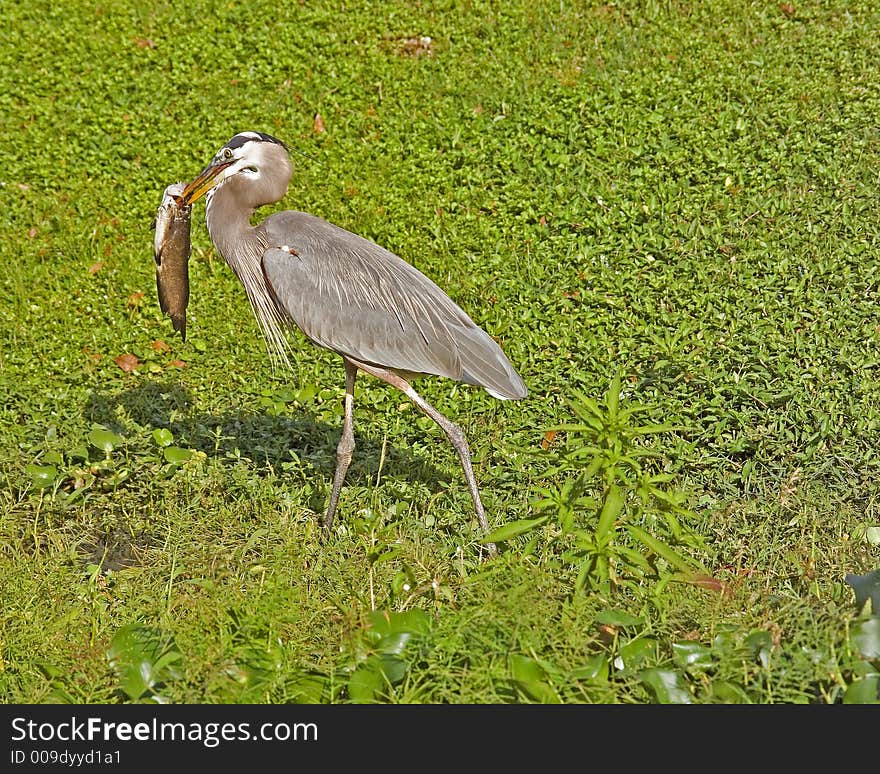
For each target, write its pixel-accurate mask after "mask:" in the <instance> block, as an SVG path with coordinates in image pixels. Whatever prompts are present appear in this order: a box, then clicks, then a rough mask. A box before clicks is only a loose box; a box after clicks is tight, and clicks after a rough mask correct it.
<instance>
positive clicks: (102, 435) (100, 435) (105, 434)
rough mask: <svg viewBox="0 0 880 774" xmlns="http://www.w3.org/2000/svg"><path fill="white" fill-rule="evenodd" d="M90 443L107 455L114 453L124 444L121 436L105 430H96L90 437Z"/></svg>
mask: <svg viewBox="0 0 880 774" xmlns="http://www.w3.org/2000/svg"><path fill="white" fill-rule="evenodd" d="M88 438H89V443H90V444H92V446H94V447H95V448H96V449H100V450H101V451H102V452H104V453H105V454H109V453H110V452H112V451H113V450H114V449H115V448H116V447H117V446H120V445H121V444H122V443H123V438H122V436H121V435H117V434H116V433H114V432H113V431H112V430H104V429H101V428H96V429H94V430H92V431H91V432H90V433H89V435H88Z"/></svg>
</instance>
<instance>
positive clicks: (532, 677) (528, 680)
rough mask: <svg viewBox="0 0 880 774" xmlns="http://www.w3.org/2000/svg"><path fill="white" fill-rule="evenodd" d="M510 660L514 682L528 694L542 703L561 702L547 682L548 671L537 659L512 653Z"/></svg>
mask: <svg viewBox="0 0 880 774" xmlns="http://www.w3.org/2000/svg"><path fill="white" fill-rule="evenodd" d="M508 662H509V664H510V674H511V677H512V678H513V682H514V683H515V684H516V687H517V688H519V689H520V690H521V691H522V692H523V693H524V694H525V695H526V696H528V697H529V698H530V699H532V700H533V701H538V702H541V703H542V704H558V703H559V697H558V696H557V695H556V692H555V691H554V690H553V689H552V688H551V687H550V685H549V684H548V683H547V672H546V671H545V670H544V668H543V667H542V666H541V665H540V664H539V663H538V662H537V661H535V659H533V658H529V657H528V656H524V655H522V654H519V653H512V654H511V655H510V657H509V659H508Z"/></svg>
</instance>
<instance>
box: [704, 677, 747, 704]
mask: <svg viewBox="0 0 880 774" xmlns="http://www.w3.org/2000/svg"><path fill="white" fill-rule="evenodd" d="M709 696H710V698H711V699H712V701H714V702H717V703H721V704H751V703H752V700H751V699H750V698H749V695H748V694H747V693H746V691H745V689H744V688H742V686H739V685H737V684H736V683H731V682H728V681H726V680H721V681H719V682H712V683H710V685H709Z"/></svg>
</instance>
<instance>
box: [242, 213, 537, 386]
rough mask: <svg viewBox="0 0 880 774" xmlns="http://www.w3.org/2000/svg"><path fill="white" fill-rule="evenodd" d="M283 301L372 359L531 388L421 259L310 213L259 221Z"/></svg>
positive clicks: (268, 267) (328, 342) (309, 326)
mask: <svg viewBox="0 0 880 774" xmlns="http://www.w3.org/2000/svg"><path fill="white" fill-rule="evenodd" d="M259 228H260V229H261V230H262V231H263V234H262V238H263V239H265V241H266V242H267V244H268V245H269V247H268V248H267V249H266V251H265V252H264V253H263V272H264V274H265V276H266V280H267V283H268V284H269V287H270V289H271V292H272V294H273V296H274V297H275V299H276V301H277V303H278V304H279V306H280V307H281V308H282V309H283V310H284V313H285V314H286V315H287V316H288V317H289V318H290V319H291V320H292V321H293V322H294V323H296V325H297V326H298V327H299V328H301V329H302V331H303V333H305V335H306V336H308V337H309V338H310V339H311V340H312V341H314V342H315V343H316V344H318V345H320V346H322V347H325V348H327V349H330V350H333V351H334V352H338V353H340V354H343V355H349V356H351V357H353V358H355V359H357V360H361V361H363V362H366V363H370V364H373V365H378V366H382V367H385V368H391V369H394V370H397V371H408V372H412V373H424V374H436V375H438V376H446V377H449V378H451V379H456V380H458V381H463V382H466V383H469V384H475V385H479V386H482V387H485V388H486V389H487V390H489V391H490V392H491V393H492V394H494V395H497V396H498V397H505V398H521V397H524V396H525V394H526V388H525V385H524V384H523V382H522V379H521V378H520V377H519V375H518V374H517V373H516V371H515V370H514V368H513V366H512V365H511V364H510V361H509V360H508V359H507V357H506V356H505V355H504V353H503V352H502V351H501V348H500V347H499V346H498V345H497V344H496V343H495V341H493V339H492V338H491V337H490V336H489V335H488V334H487V333H486V332H485V331H484V330H482V329H481V328H480V327H478V326H477V325H476V324H475V323H474V322H473V321H472V320H471V319H470V317H468V315H467V314H466V313H465V312H464V311H463V310H462V309H461V308H460V307H459V306H458V305H457V304H456V303H455V302H454V301H452V299H450V298H449V296H448V295H447V294H446V293H444V292H443V290H441V289H440V288H439V287H438V286H437V285H435V284H434V283H433V282H432V281H431V280H430V279H428V278H427V277H426V276H425V275H424V274H422V273H421V272H420V271H418V270H417V269H416V268H415V267H413V266H411V265H410V264H408V263H406V261H404V260H402V259H401V258H399V257H398V256H396V255H394V254H393V253H391V252H389V251H388V250H385V249H384V248H382V247H380V246H379V245H377V244H375V243H373V242H370V241H369V240H367V239H364V238H363V237H360V236H358V235H357V234H353V233H351V232H350V231H346V230H345V229H342V228H340V227H338V226H335V225H333V224H332V223H328V222H327V221H325V220H322V219H321V218H317V217H315V216H314V215H309V214H308V213H302V212H294V211H285V212H280V213H277V214H275V215H272V216H270V217H269V218H267V219H266V220H265V221H264V222H263V224H262V225H261V226H260V227H259Z"/></svg>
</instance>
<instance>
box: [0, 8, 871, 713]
mask: <svg viewBox="0 0 880 774" xmlns="http://www.w3.org/2000/svg"><path fill="white" fill-rule="evenodd" d="M875 6H876V4H875V3H873V2H866V1H864V0H855V1H853V0H847V1H846V2H844V1H843V0H830V1H828V2H812V1H810V0H802V2H798V3H796V4H795V12H794V14H793V15H789V14H787V13H786V12H785V11H784V10H783V9H782V8H781V7H780V5H779V4H778V3H775V2H767V3H765V2H751V3H749V2H738V1H736V0H718V1H717V2H714V3H684V2H661V1H660V0H656V1H655V2H649V1H647V0H645V1H644V2H635V1H632V2H630V0H623V1H622V2H617V3H614V4H607V5H598V4H588V3H567V2H542V1H539V2H528V3H519V2H514V3H510V2H507V3H500V2H499V3H492V2H467V3H450V2H423V3H418V4H416V3H409V2H402V1H401V2H387V3H383V4H381V5H380V6H379V9H380V10H377V4H375V3H368V2H362V1H361V0H356V1H355V2H348V3H345V4H344V5H340V4H339V3H304V4H296V3H288V4H279V3H277V2H272V3H268V2H248V3H226V4H223V5H222V6H220V7H215V6H214V5H213V4H207V3H202V2H198V1H197V0H196V1H195V2H186V3H182V2H175V3H162V4H140V3H122V2H114V1H112V0H111V2H106V3H103V4H101V5H100V6H95V5H93V4H87V3H73V2H71V3H63V4H60V5H59V4H50V3H45V4H41V3H28V4H25V5H15V6H12V5H10V6H9V7H8V8H6V9H5V10H4V14H3V15H4V25H3V27H2V29H0V79H2V87H0V144H2V147H3V161H2V169H0V204H2V208H3V211H4V217H3V218H2V219H0V245H2V247H0V251H2V258H3V265H4V271H3V275H2V283H0V294H2V298H0V300H2V303H0V329H2V333H3V340H4V342H5V346H4V347H2V348H0V389H2V396H3V400H2V404H0V466H2V467H0V473H2V478H3V481H4V485H3V487H2V489H0V508H2V510H0V598H2V599H3V604H2V605H0V698H2V700H3V701H7V702H16V703H18V702H48V701H74V702H118V701H135V700H139V701H149V700H151V699H152V697H154V696H161V697H163V698H164V699H166V700H169V701H173V702H223V703H227V702H240V701H242V702H284V701H313V702H314V701H320V702H347V701H373V700H375V701H390V702H450V703H461V702H477V703H489V702H530V701H563V702H614V703H643V702H653V701H686V700H687V701H693V702H696V703H702V702H734V701H750V702H755V703H783V702H786V703H791V702H796V703H801V702H820V703H824V702H840V701H843V700H844V699H845V698H846V700H847V701H857V700H859V701H865V700H869V699H871V698H875V697H876V690H874V695H873V696H872V695H870V691H869V690H866V686H869V687H871V688H872V689H875V688H876V682H877V678H876V677H875V676H874V675H876V674H877V672H878V669H880V660H878V658H880V647H878V646H877V641H876V640H877V639H878V635H877V634H876V632H874V628H873V627H874V620H876V616H873V617H866V616H865V615H864V614H860V612H859V611H858V610H857V609H856V606H855V604H854V596H853V590H852V588H851V587H850V586H849V585H848V584H847V583H846V582H845V580H844V578H845V575H846V574H847V573H854V574H866V573H868V572H869V571H871V570H874V569H875V568H877V567H878V565H880V548H878V542H880V541H878V532H880V530H878V528H880V515H878V504H877V503H878V494H877V493H878V488H877V481H878V477H880V457H878V453H877V447H878V443H877V441H878V432H880V370H878V366H880V318H878V312H877V310H878V292H880V291H878V279H877V278H878V276H880V257H878V237H880V219H878V217H877V194H876V191H877V189H878V183H880V180H878V170H880V128H878V123H877V116H878V115H880V85H878V84H880V38H878V36H877V34H876V30H877V29H878V28H880V11H878V10H877V9H876V7H875ZM420 36H429V37H430V38H431V42H430V45H429V49H428V50H427V51H425V50H421V51H420V49H419V47H418V46H413V45H412V44H411V43H408V40H410V39H413V38H418V37H420ZM316 114H320V115H321V117H322V119H323V123H324V127H325V131H324V132H316V131H315V116H316ZM245 129H255V130H260V131H267V132H270V133H272V134H275V135H277V136H279V137H281V138H282V139H284V140H285V141H286V142H287V143H288V144H289V145H290V146H291V147H293V148H295V149H297V150H298V151H300V152H302V153H303V154H306V156H307V157H304V156H297V155H294V160H295V163H296V169H295V173H294V178H293V181H292V183H291V188H290V191H289V194H288V196H287V197H286V199H285V200H284V201H283V202H282V203H281V204H279V205H278V206H279V208H280V207H288V208H295V209H302V210H306V211H309V212H313V213H315V214H318V215H320V216H322V217H325V218H327V219H328V220H331V221H333V222H336V223H338V224H340V225H342V226H344V227H346V228H348V229H350V230H353V231H356V232H358V233H361V234H363V235H365V236H367V237H369V238H372V239H374V240H376V241H378V242H379V243H381V244H383V245H384V246H386V247H388V248H389V249H391V250H393V251H394V252H396V253H398V254H399V255H401V256H402V257H404V258H406V259H407V260H408V261H410V262H411V263H413V264H414V265H416V266H417V267H418V268H419V269H421V270H422V271H424V272H425V273H426V274H428V275H429V276H430V277H431V278H432V279H434V280H435V281H436V282H438V284H440V285H441V286H443V287H444V288H445V289H446V290H447V291H448V292H449V293H450V295H451V296H452V297H453V298H454V299H455V300H456V301H458V302H459V303H460V304H461V305H462V306H463V307H464V308H465V309H466V310H467V311H468V312H469V313H470V314H471V315H472V317H473V318H474V319H475V320H476V321H477V322H478V323H479V324H481V325H483V326H484V327H485V328H486V329H487V330H488V331H489V332H490V333H492V334H493V335H494V336H496V337H497V338H498V340H499V341H500V342H501V344H502V346H503V347H504V349H505V351H506V352H507V353H508V355H509V356H510V358H511V360H512V361H513V362H514V363H515V364H516V366H517V367H518V369H519V370H520V372H521V373H522V374H523V376H524V378H525V380H526V382H527V384H528V385H529V387H530V390H531V394H530V396H529V397H528V399H526V400H524V401H521V402H507V403H500V402H498V401H495V400H494V399H492V398H491V397H490V396H488V395H487V394H485V393H483V392H482V391H477V390H474V389H471V388H468V387H463V386H461V385H457V384H454V383H452V382H449V381H444V380H440V379H425V380H422V381H421V382H419V384H418V387H419V389H420V391H421V392H422V394H423V395H424V396H425V397H426V398H427V399H428V400H429V401H431V402H432V403H434V405H436V406H437V408H438V409H440V410H441V411H443V412H444V413H446V414H447V415H449V416H450V417H451V418H453V419H455V420H456V421H458V422H460V423H461V425H462V427H463V428H464V430H465V432H466V433H467V435H468V438H469V440H470V443H471V447H472V451H473V456H474V464H475V469H476V472H477V478H478V480H479V482H480V486H481V490H482V493H483V496H484V502H485V505H486V508H487V512H488V515H489V520H490V524H491V526H492V528H493V529H495V530H497V529H506V530H507V531H508V535H507V539H505V540H504V541H503V542H502V543H501V546H500V547H501V549H502V550H501V555H500V556H499V557H498V558H496V559H492V560H487V559H486V558H485V551H484V550H483V549H482V548H481V544H480V539H481V535H480V532H479V529H478V526H477V523H476V519H475V517H474V513H473V509H472V505H471V502H470V498H469V496H468V492H467V488H466V486H465V484H464V481H463V479H462V477H461V474H460V469H459V467H458V463H457V460H456V457H455V455H454V452H453V451H452V449H451V448H450V447H449V445H448V444H447V443H446V441H445V438H444V437H443V435H442V433H441V432H440V431H439V430H438V428H436V426H434V425H433V423H432V422H431V421H430V420H428V419H426V418H424V417H422V416H421V415H420V414H419V413H418V411H417V410H415V409H414V408H412V407H411V406H410V405H409V404H408V403H407V401H406V399H405V398H404V397H403V396H402V395H400V394H399V393H396V392H395V391H393V390H391V389H389V388H387V387H384V386H383V385H381V384H380V383H378V382H376V381H375V380H371V379H369V378H367V377H363V376H362V377H361V379H359V381H358V393H357V399H356V403H355V432H356V438H357V442H358V447H357V450H356V452H355V458H354V462H353V464H352V467H351V469H350V471H349V475H348V482H347V486H346V487H345V489H344V490H343V494H342V499H341V503H340V510H339V513H338V514H337V520H338V528H337V529H336V531H335V532H334V534H333V535H332V536H331V537H330V538H329V539H324V538H323V537H322V534H321V530H320V528H319V518H320V516H321V514H322V513H323V510H324V508H325V507H326V499H327V495H328V493H329V486H330V480H331V477H332V473H333V468H334V465H335V447H336V442H337V438H338V433H339V431H340V427H341V419H342V417H341V398H342V394H343V390H342V387H343V384H344V375H343V368H342V363H341V360H340V358H338V356H335V355H333V354H331V353H328V352H324V351H321V350H318V349H316V348H314V347H313V346H311V345H310V344H309V343H308V342H306V341H305V339H304V338H303V337H302V336H300V335H299V334H296V333H294V334H292V340H293V342H294V357H293V365H294V370H293V372H292V373H283V372H273V370H272V367H271V364H270V361H269V357H268V354H267V353H266V349H265V346H264V344H263V342H262V341H261V340H260V337H259V333H258V329H257V326H256V324H255V322H254V321H253V318H252V314H251V312H250V309H249V307H248V305H247V300H246V297H245V294H244V292H243V290H242V289H241V288H240V286H239V285H238V283H237V280H236V279H235V277H234V276H233V275H232V272H231V271H230V270H229V269H228V268H227V267H226V266H225V264H224V262H223V261H222V259H221V258H220V257H219V255H218V254H217V253H216V252H215V251H214V250H213V248H212V246H211V244H210V241H209V239H208V236H207V232H206V229H205V227H204V219H203V209H202V207H201V205H198V206H197V209H196V215H195V219H196V223H195V225H194V228H193V240H194V252H193V258H192V261H191V268H190V274H191V285H192V297H191V302H190V307H189V323H188V335H189V338H188V340H187V342H186V343H185V344H184V343H181V342H180V340H179V338H178V337H176V336H175V335H174V332H173V330H172V328H171V323H170V321H169V320H168V319H166V318H164V317H163V316H162V315H161V313H160V311H159V308H158V301H157V298H156V291H155V280H154V264H153V258H152V231H151V223H152V218H153V216H154V213H155V208H156V207H157V205H158V204H159V202H160V200H161V194H162V189H163V188H164V187H165V185H167V184H168V183H171V182H174V181H177V180H184V179H191V178H192V177H193V176H194V175H195V174H196V173H197V172H198V171H199V170H200V169H201V168H202V166H203V165H204V164H205V163H207V161H208V160H209V159H210V157H211V155H212V154H213V153H214V152H215V150H216V149H217V148H218V147H219V146H220V145H222V144H223V143H224V142H225V141H226V140H227V139H229V137H231V136H232V135H233V134H235V133H236V132H238V131H241V130H245ZM266 212H268V210H266ZM262 214H265V213H262ZM156 340H161V341H164V342H166V343H167V345H168V346H169V347H170V349H168V350H167V351H166V350H165V349H162V348H161V347H159V348H156V346H155V345H154V342H155V341H156ZM123 354H132V355H135V356H136V357H137V358H138V359H139V363H140V364H139V366H138V368H137V369H136V370H135V371H134V372H126V371H123V370H122V369H121V368H120V367H119V366H118V365H117V363H116V362H115V358H117V357H118V356H120V355H123ZM618 374H619V375H620V376H621V384H622V389H621V390H620V395H619V399H620V408H621V409H623V410H626V409H627V408H628V407H629V408H632V407H636V406H638V407H641V410H640V412H638V413H637V414H636V415H634V418H633V423H634V424H632V425H627V424H626V422H625V421H623V420H621V423H618V424H615V422H617V420H616V419H614V416H616V415H614V413H613V412H614V410H616V409H615V408H614V407H613V406H612V405H610V404H609V403H608V400H612V403H616V401H617V398H618V394H617V392H616V390H612V389H610V385H612V384H613V382H614V378H615V376H616V375H618ZM577 396H580V398H578V397H577ZM579 400H586V401H591V400H592V401H594V402H595V407H596V409H597V412H598V413H596V414H595V416H596V417H598V419H597V420H596V422H598V424H597V426H596V427H598V428H599V429H596V428H595V427H594V428H592V429H590V428H591V426H590V425H589V423H588V424H587V425H585V426H584V427H585V428H586V429H583V428H582V429H581V430H574V429H572V424H573V423H576V422H577V421H578V419H577V416H578V414H577V413H576V412H577V411H578V410H580V411H581V412H582V414H583V415H584V416H588V415H589V416H592V414H590V411H589V410H588V409H587V408H585V405H586V404H584V403H583V402H581V403H578V401H579ZM572 401H575V403H574V404H573V403H572ZM578 406H579V407H580V408H579V409H578ZM584 412H586V413H584ZM636 416H637V417H638V419H637V420H636V419H635V417H636ZM638 423H641V424H643V425H647V426H657V425H660V426H662V427H654V429H653V430H652V431H651V432H648V433H646V434H640V433H637V432H634V431H633V430H632V428H633V427H635V426H636V425H637V424H638ZM560 426H565V427H564V428H563V429H558V430H555V431H554V428H559V427H560ZM163 429H164V430H166V431H167V433H161V432H160V433H156V431H161V430H163ZM95 431H97V434H96V432H95ZM108 432H109V433H112V434H115V435H116V436H118V438H116V437H114V436H112V435H107V433H108ZM554 432H555V435H554ZM615 434H617V435H615ZM614 439H617V440H614ZM615 444H617V446H615ZM102 446H104V447H105V448H106V450H104V449H102V448H99V447H102ZM591 447H594V448H593V451H590V449H591ZM169 449H171V451H168V450H169ZM176 449H180V450H183V451H175V450H176ZM596 455H599V456H598V457H597V456H596ZM627 455H629V457H627V459H629V460H631V462H632V464H630V462H627V461H626V460H625V459H624V457H626V456H627ZM599 457H601V459H602V460H603V462H601V464H599V463H596V465H598V467H595V466H593V467H591V462H592V461H593V460H595V459H598V458H599ZM646 482H648V483H650V487H653V488H650V487H648V483H646ZM651 482H653V483H651ZM646 487H647V488H646ZM132 625H136V626H139V627H143V628H140V629H131V628H126V627H130V626H132ZM163 654H164V656H163ZM139 660H143V661H146V662H148V663H149V664H151V665H152V667H153V673H152V675H153V676H152V678H150V679H148V680H146V681H144V682H142V683H138V682H137V679H135V677H133V676H132V675H134V673H135V672H136V671H137V664H138V663H139ZM132 665H134V666H132ZM132 669H134V670H135V671H134V672H133V671H132ZM139 674H140V673H139Z"/></svg>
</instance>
